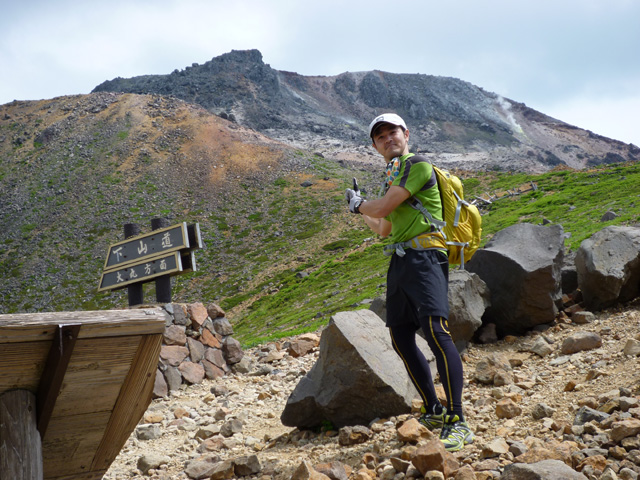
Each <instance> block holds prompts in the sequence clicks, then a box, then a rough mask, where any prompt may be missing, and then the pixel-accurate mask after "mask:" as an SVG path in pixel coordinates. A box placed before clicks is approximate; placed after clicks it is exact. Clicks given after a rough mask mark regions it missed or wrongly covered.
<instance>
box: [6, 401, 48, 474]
mask: <svg viewBox="0 0 640 480" xmlns="http://www.w3.org/2000/svg"><path fill="white" fill-rule="evenodd" d="M42 478H43V466H42V441H41V439H40V433H39V432H38V428H37V425H36V396H35V395H34V394H33V393H31V392H30V391H28V390H10V391H8V392H5V393H2V394H0V479H2V480H5V479H6V480H10V479H11V480H13V479H16V480H17V479H21V480H42Z"/></svg>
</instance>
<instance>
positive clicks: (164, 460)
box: [137, 453, 202, 478]
mask: <svg viewBox="0 0 640 480" xmlns="http://www.w3.org/2000/svg"><path fill="white" fill-rule="evenodd" d="M169 462H171V458H169V457H168V456H166V455H160V454H158V453H145V454H144V455H142V456H141V457H140V458H138V464H137V467H138V470H140V471H141V472H142V473H143V474H144V475H147V474H148V473H149V470H151V469H152V468H158V467H160V466H161V465H166V464H168V463H169ZM201 478H202V477H201Z"/></svg>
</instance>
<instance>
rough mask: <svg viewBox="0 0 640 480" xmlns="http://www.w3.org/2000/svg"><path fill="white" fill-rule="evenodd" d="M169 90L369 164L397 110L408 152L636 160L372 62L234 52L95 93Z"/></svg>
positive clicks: (523, 110) (493, 165) (483, 162)
mask: <svg viewBox="0 0 640 480" xmlns="http://www.w3.org/2000/svg"><path fill="white" fill-rule="evenodd" d="M103 91H112V92H116V91H117V92H126V93H140V94H141V93H146V94H162V95H172V96H175V97H176V98H180V99H182V100H184V101H186V102H190V103H197V104H199V105H201V106H203V107H204V108H206V109H207V110H208V111H210V112H212V113H214V114H216V115H220V116H222V117H223V118H229V119H231V120H232V121H235V122H237V123H239V124H240V125H243V126H246V127H248V128H251V129H253V130H256V131H258V132H260V133H263V134H265V135H267V136H269V137H271V138H273V139H277V140H279V141H282V142H284V143H287V144H289V145H292V146H295V147H299V148H305V149H308V150H311V151H316V152H319V153H321V154H323V155H325V156H329V157H332V158H336V159H344V160H351V161H360V162H365V163H367V162H369V163H370V162H373V161H375V158H376V152H374V151H373V149H372V148H370V140H369V139H368V135H367V126H368V123H369V122H370V120H371V119H372V118H374V117H375V116H376V115H378V114H380V113H384V112H385V111H394V112H396V113H399V114H400V115H401V116H403V117H404V118H405V120H406V121H407V124H408V126H409V130H410V132H411V145H412V149H413V150H414V151H419V152H421V153H423V154H427V155H429V156H431V157H432V159H433V160H434V161H435V162H436V163H439V164H441V165H444V166H446V167H449V168H464V169H467V170H486V169H498V170H512V171H527V172H544V171H548V170H550V169H552V168H554V167H556V166H558V165H566V166H569V167H571V168H576V169H583V168H587V167H590V166H595V165H599V164H608V163H617V162H623V161H637V160H638V159H640V148H638V147H637V146H635V145H633V144H625V143H623V142H620V141H617V140H613V139H609V138H606V137H604V136H601V135H597V134H595V133H593V132H590V131H588V130H583V129H580V128H578V127H575V126H573V125H569V124H567V123H565V122H562V121H560V120H557V119H554V118H552V117H550V116H548V115H545V114H544V113H542V112H538V111H536V110H533V109H531V108H529V107H527V106H526V105H525V104H523V103H519V102H516V101H514V100H511V99H508V98H503V97H501V96H499V95H497V94H495V93H491V92H487V91H485V90H484V89H482V88H480V87H477V86H475V85H472V84H471V83H469V82H465V81H463V80H460V79H456V78H452V77H438V76H433V75H424V74H395V73H388V72H382V71H378V70H374V71H369V72H355V73H354V72H345V73H341V74H339V75H335V76H303V75H300V74H297V73H294V72H286V71H279V70H275V69H273V68H271V67H270V66H269V65H268V64H265V63H264V62H263V59H262V54H261V53H260V52H259V51H258V50H245V51H240V50H233V51H231V52H229V53H226V54H223V55H220V56H218V57H214V58H213V59H212V60H210V61H208V62H206V63H204V64H202V65H199V64H193V65H191V66H189V67H186V68H185V69H184V70H177V69H176V70H174V71H173V72H172V73H171V74H169V75H145V76H140V77H133V78H130V79H124V78H121V77H118V78H115V79H113V80H108V81H105V82H103V83H101V84H100V85H98V86H96V87H95V88H94V90H93V92H103Z"/></svg>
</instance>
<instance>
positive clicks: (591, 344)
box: [560, 332, 602, 355]
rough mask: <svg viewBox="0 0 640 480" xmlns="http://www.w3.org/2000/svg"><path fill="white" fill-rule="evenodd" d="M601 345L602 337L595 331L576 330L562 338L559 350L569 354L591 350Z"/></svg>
mask: <svg viewBox="0 0 640 480" xmlns="http://www.w3.org/2000/svg"><path fill="white" fill-rule="evenodd" d="M601 346H602V338H600V335H598V334H597V333H594V332H577V333H574V334H573V335H570V336H568V337H567V338H565V339H564V341H563V342H562V347H560V351H561V352H562V354H564V355H570V354H572V353H577V352H582V351H584V350H593V349H594V348H599V347H601Z"/></svg>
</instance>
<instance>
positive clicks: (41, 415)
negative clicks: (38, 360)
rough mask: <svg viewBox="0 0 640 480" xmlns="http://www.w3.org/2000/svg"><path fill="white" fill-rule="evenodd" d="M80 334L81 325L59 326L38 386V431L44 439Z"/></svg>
mask: <svg viewBox="0 0 640 480" xmlns="http://www.w3.org/2000/svg"><path fill="white" fill-rule="evenodd" d="M79 332H80V324H78V323H74V324H71V325H58V328H57V329H56V333H55V336H54V337H53V342H51V348H50V350H49V356H48V357H47V361H46V363H45V365H44V370H43V372H42V377H41V378H40V383H39V385H38V393H37V395H36V397H37V407H38V411H37V414H38V431H39V432H40V436H41V437H42V438H44V436H45V434H46V432H47V426H48V425H49V420H51V414H52V413H53V409H54V408H55V406H56V401H57V400H58V394H59V393H60V389H61V388H62V381H63V380H64V377H65V374H66V372H67V366H68V365H69V360H71V354H72V353H73V348H74V346H75V344H76V340H77V338H78V333H79Z"/></svg>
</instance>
